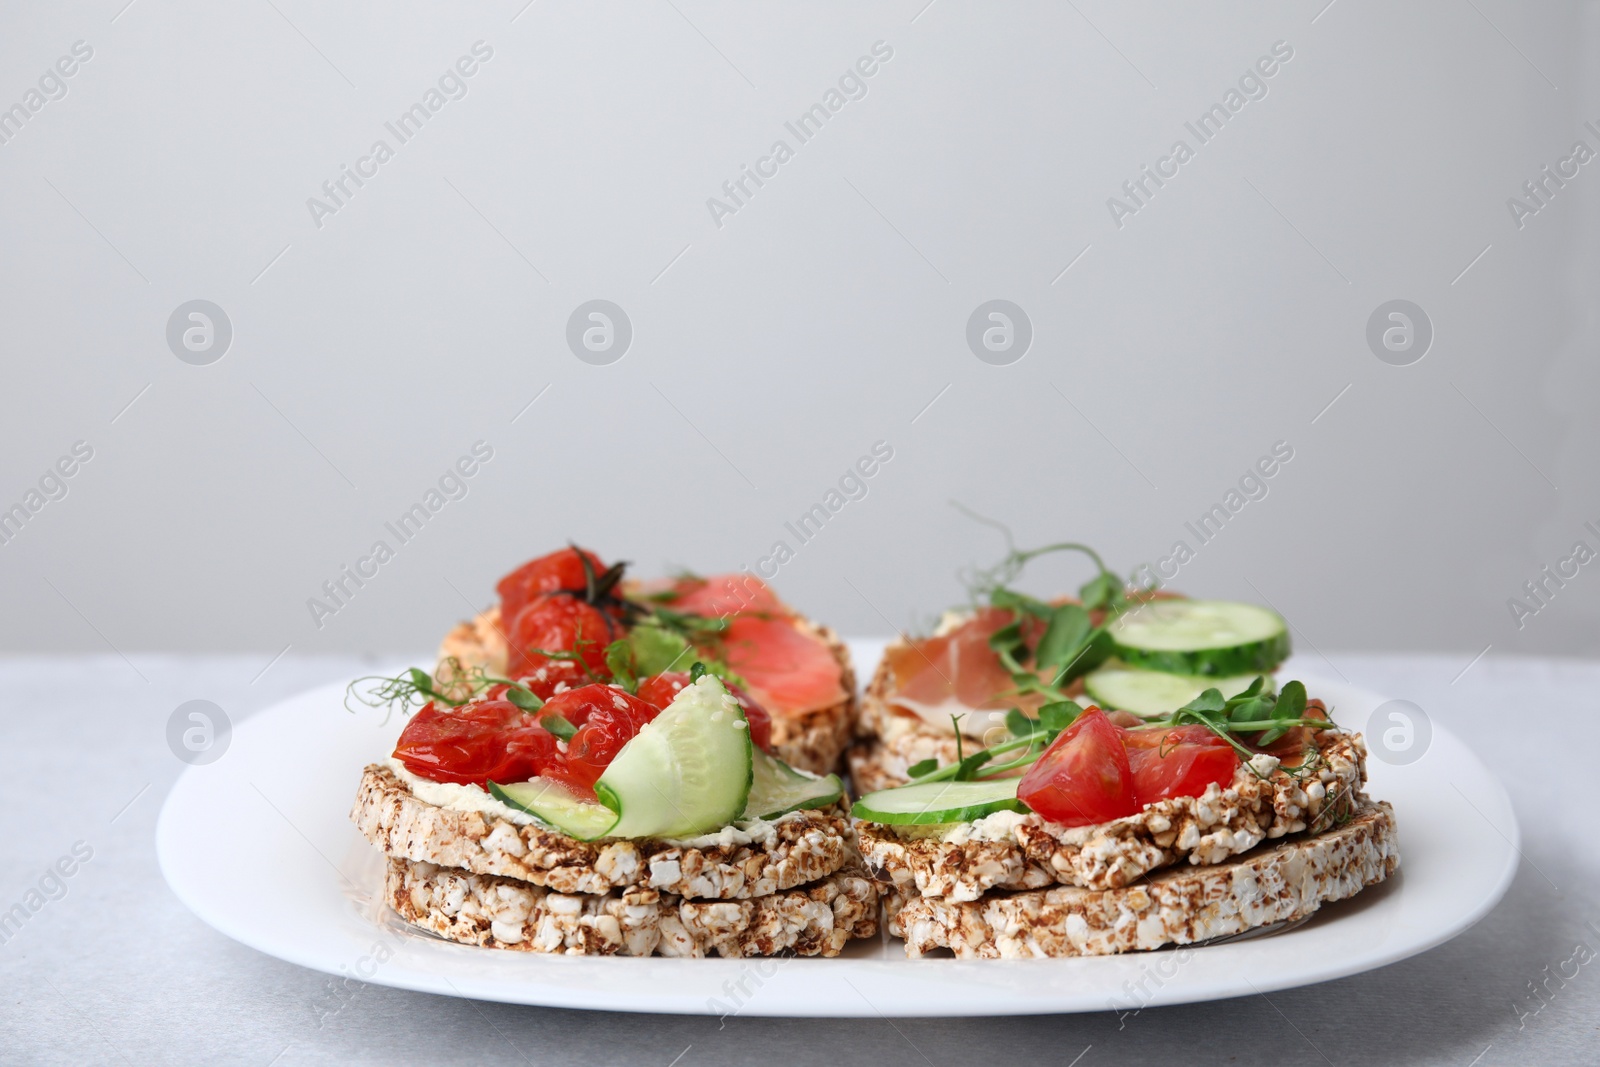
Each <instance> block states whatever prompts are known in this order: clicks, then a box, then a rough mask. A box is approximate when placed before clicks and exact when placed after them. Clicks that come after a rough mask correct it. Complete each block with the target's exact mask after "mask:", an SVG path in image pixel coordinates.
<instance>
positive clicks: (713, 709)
mask: <svg viewBox="0 0 1600 1067" xmlns="http://www.w3.org/2000/svg"><path fill="white" fill-rule="evenodd" d="M754 750H755V746H754V745H752V744H751V743H750V724H749V722H747V721H746V720H745V717H744V709H743V708H741V707H740V706H739V702H738V701H737V700H734V699H733V697H732V696H730V695H729V693H728V690H727V689H726V687H724V686H723V684H722V683H721V682H720V681H718V680H717V678H716V676H714V675H710V674H707V675H705V676H704V677H702V678H701V679H700V680H699V681H697V682H695V683H694V684H692V685H687V686H685V687H684V688H683V689H682V690H681V691H680V692H679V693H678V695H677V696H676V697H674V698H673V701H672V703H671V704H668V705H667V707H666V708H665V709H664V710H663V711H662V712H661V714H660V715H657V716H656V717H655V719H654V720H652V721H651V722H648V723H646V724H645V725H644V727H643V728H642V729H641V730H640V731H639V732H638V733H637V734H636V735H634V737H633V739H632V740H630V741H629V742H628V743H627V744H626V745H623V746H622V751H621V752H618V753H617V756H616V758H615V759H613V760H612V761H611V765H610V766H608V767H607V768H606V769H605V773H604V774H602V775H601V776H600V780H599V781H598V782H596V783H595V785H594V791H595V795H596V796H598V797H599V798H600V802H601V803H602V804H604V805H605V806H606V807H608V808H610V809H612V810H613V811H615V812H616V813H617V814H618V816H619V817H618V819H617V822H616V825H615V826H613V827H611V830H610V833H609V836H611V837H634V838H639V837H693V836H696V835H698V834H704V833H709V832H711V831H712V830H720V829H721V828H722V827H724V826H727V825H728V824H729V823H731V822H733V820H734V819H736V818H738V817H739V814H740V813H741V812H743V811H744V806H745V801H746V800H747V799H748V798H749V796H750V782H751V774H752V762H753V760H752V757H751V753H752V752H753V751H754Z"/></svg>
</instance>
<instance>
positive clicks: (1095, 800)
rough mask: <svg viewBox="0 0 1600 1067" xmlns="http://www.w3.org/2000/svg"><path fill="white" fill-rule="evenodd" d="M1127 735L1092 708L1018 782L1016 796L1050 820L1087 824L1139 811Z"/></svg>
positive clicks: (1061, 734)
mask: <svg viewBox="0 0 1600 1067" xmlns="http://www.w3.org/2000/svg"><path fill="white" fill-rule="evenodd" d="M1122 733H1123V731H1122V730H1120V729H1118V728H1117V727H1116V726H1115V725H1113V724H1112V722H1111V720H1110V719H1108V718H1106V713H1105V712H1103V711H1101V710H1100V709H1099V708H1095V707H1091V708H1089V709H1087V710H1086V711H1084V713H1083V714H1082V715H1079V716H1078V719H1077V721H1076V722H1074V723H1073V724H1072V725H1071V726H1069V727H1067V728H1066V729H1065V730H1062V731H1061V733H1060V735H1059V736H1058V737H1057V738H1056V739H1055V740H1054V741H1052V742H1051V743H1050V747H1049V748H1047V749H1045V750H1044V754H1043V755H1041V756H1040V757H1039V761H1038V762H1037V763H1035V764H1034V765H1033V766H1032V767H1029V768H1028V773H1027V774H1025V775H1023V776H1022V781H1021V782H1019V783H1018V784H1017V798H1018V799H1019V800H1021V801H1022V802H1023V803H1024V804H1026V805H1028V807H1030V808H1032V809H1033V810H1034V811H1036V812H1038V813H1039V814H1040V815H1043V816H1044V817H1045V818H1046V819H1049V820H1050V821H1051V822H1057V823H1061V824H1062V825H1063V826H1088V825H1091V824H1093V823H1100V822H1106V821H1108V820H1111V819H1120V818H1122V817H1123V816H1124V815H1132V814H1134V813H1135V812H1137V811H1138V810H1139V804H1138V803H1137V801H1135V799H1134V795H1133V769H1132V768H1131V767H1130V766H1129V765H1128V753H1127V752H1126V751H1125V750H1124V749H1123V747H1122V736H1121V735H1122Z"/></svg>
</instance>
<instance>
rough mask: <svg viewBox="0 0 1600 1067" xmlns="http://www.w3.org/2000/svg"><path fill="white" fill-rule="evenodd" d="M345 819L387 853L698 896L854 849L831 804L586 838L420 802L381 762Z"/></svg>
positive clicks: (817, 870)
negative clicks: (741, 822) (686, 834)
mask: <svg viewBox="0 0 1600 1067" xmlns="http://www.w3.org/2000/svg"><path fill="white" fill-rule="evenodd" d="M484 798H485V800H486V802H487V799H488V795H487V794H484ZM350 818H351V821H353V822H354V823H355V824H356V826H357V827H358V828H359V829H360V831H361V833H362V835H363V836H365V837H366V838H367V840H368V841H371V842H372V843H373V844H374V845H376V846H378V848H379V849H381V850H382V851H383V852H384V853H385V854H386V855H388V856H390V857H394V858H400V859H406V860H414V861H418V862H423V863H430V864H436V865H441V866H444V867H452V868H461V869H464V870H466V871H470V872H473V873H475V874H483V875H497V876H501V877H504V878H514V879H518V880H520V881H523V882H528V883H532V884H534V885H538V886H544V887H548V888H550V889H552V890H554V891H556V892H558V893H591V894H592V893H607V892H609V891H611V890H613V889H616V888H623V887H637V888H642V889H651V890H658V891H660V892H664V893H671V894H676V895H678V896H683V897H688V898H693V899H697V900H741V899H748V898H751V897H761V896H766V895H768V894H771V893H775V892H780V891H784V890H788V889H792V888H794V887H795V886H800V885H804V884H806V883H809V882H815V881H817V880H818V879H821V878H825V877H827V876H828V875H831V874H833V873H834V872H835V871H838V870H839V869H840V868H841V867H842V866H844V865H845V863H846V861H847V860H848V859H849V858H850V856H851V853H852V847H851V843H850V827H849V820H848V819H847V818H846V817H845V816H844V814H843V812H842V810H841V809H840V808H839V807H838V806H837V805H836V806H834V807H832V808H828V809H820V810H804V811H796V812H791V813H789V814H788V815H784V816H781V817H779V818H777V819H775V820H772V821H770V822H767V821H762V820H755V821H754V822H752V823H748V824H745V826H743V827H740V826H730V827H725V828H724V829H723V830H722V831H720V832H718V833H713V834H707V835H704V836H702V837H697V838H692V839H690V840H689V843H681V842H680V843H672V842H667V841H631V840H600V841H590V842H585V841H578V840H576V839H574V838H572V837H569V836H567V835H565V834H562V833H559V832H557V831H555V830H552V829H547V828H545V827H543V826H540V825H538V824H537V823H535V822H533V821H532V820H529V821H528V822H526V823H517V822H512V821H511V820H510V819H508V818H505V817H504V816H503V815H502V814H500V813H496V812H493V811H462V810H456V809H454V808H448V807H439V806H437V805H435V804H431V803H428V802H427V801H425V800H423V799H421V798H420V797H418V796H417V795H416V794H415V793H414V792H413V791H412V788H411V786H409V785H407V783H406V782H404V781H402V780H401V778H400V777H399V775H397V774H396V773H395V771H394V769H393V768H392V767H390V766H384V765H381V764H372V765H370V766H368V767H367V768H366V770H365V771H364V772H363V774H362V776H361V785H360V788H359V789H358V790H357V792H356V799H355V804H354V806H353V807H352V809H351V812H350Z"/></svg>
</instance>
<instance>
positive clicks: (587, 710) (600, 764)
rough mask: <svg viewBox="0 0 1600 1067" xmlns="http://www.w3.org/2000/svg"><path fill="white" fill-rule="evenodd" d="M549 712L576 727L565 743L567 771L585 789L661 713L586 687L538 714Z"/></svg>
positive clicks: (624, 695) (613, 690)
mask: <svg viewBox="0 0 1600 1067" xmlns="http://www.w3.org/2000/svg"><path fill="white" fill-rule="evenodd" d="M552 712H553V713H555V714H557V715H560V716H561V717H563V718H564V719H566V720H567V721H568V722H570V723H572V724H573V725H574V726H577V727H578V732H577V733H575V734H573V735H572V737H571V739H569V740H568V741H567V761H566V762H567V771H568V773H569V774H570V775H571V780H573V781H575V782H577V783H579V784H581V785H582V786H583V787H584V788H585V789H588V788H591V787H593V785H594V783H595V782H596V781H597V780H599V778H600V775H601V774H603V773H604V772H605V769H606V767H607V766H609V765H610V763H611V761H612V760H613V759H615V758H616V755H617V753H618V752H620V751H622V746H623V745H625V744H627V743H628V742H629V741H631V740H632V739H633V736H634V735H635V734H637V733H638V732H639V728H640V727H642V726H643V725H644V724H645V723H647V722H649V721H650V720H651V719H654V718H655V717H656V716H657V715H659V714H660V713H661V709H660V708H658V707H657V706H656V705H654V704H650V703H647V702H645V701H643V700H640V699H639V698H638V697H636V696H634V695H633V694H631V693H629V692H627V691H626V690H624V689H621V688H619V687H617V686H611V685H586V686H584V687H582V688H581V689H569V690H568V691H567V692H565V693H557V694H556V695H555V696H553V697H551V698H550V700H549V701H547V702H546V703H545V706H544V708H543V710H541V711H540V714H541V715H549V714H551V713H552Z"/></svg>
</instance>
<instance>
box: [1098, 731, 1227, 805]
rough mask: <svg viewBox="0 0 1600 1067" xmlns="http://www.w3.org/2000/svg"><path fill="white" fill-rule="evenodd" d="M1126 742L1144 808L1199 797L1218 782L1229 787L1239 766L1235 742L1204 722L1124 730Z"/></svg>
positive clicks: (1135, 787) (1136, 796)
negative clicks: (1230, 743) (1202, 723)
mask: <svg viewBox="0 0 1600 1067" xmlns="http://www.w3.org/2000/svg"><path fill="white" fill-rule="evenodd" d="M1122 745H1123V748H1125V749H1126V750H1127V753H1128V765H1129V766H1130V767H1132V768H1133V799H1134V800H1135V801H1136V802H1137V803H1138V805H1139V807H1141V808H1142V807H1144V806H1145V805H1146V804H1154V803H1155V802H1156V801H1158V800H1166V799H1167V798H1169V797H1197V796H1199V795H1200V794H1201V793H1204V792H1205V791H1206V787H1207V786H1209V785H1210V784H1211V783H1212V782H1215V783H1217V784H1218V785H1220V786H1222V787H1224V788H1226V787H1227V785H1228V783H1230V782H1232V781H1233V774H1234V771H1236V770H1237V769H1238V767H1239V756H1238V754H1237V753H1235V752H1234V751H1233V746H1231V745H1229V744H1228V743H1227V742H1226V741H1224V740H1223V739H1222V738H1220V737H1218V736H1217V735H1216V734H1214V733H1212V732H1211V731H1210V730H1207V729H1206V728H1205V727H1204V726H1200V725H1189V726H1171V727H1165V728H1162V727H1147V728H1145V729H1140V730H1124V731H1123V732H1122Z"/></svg>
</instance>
